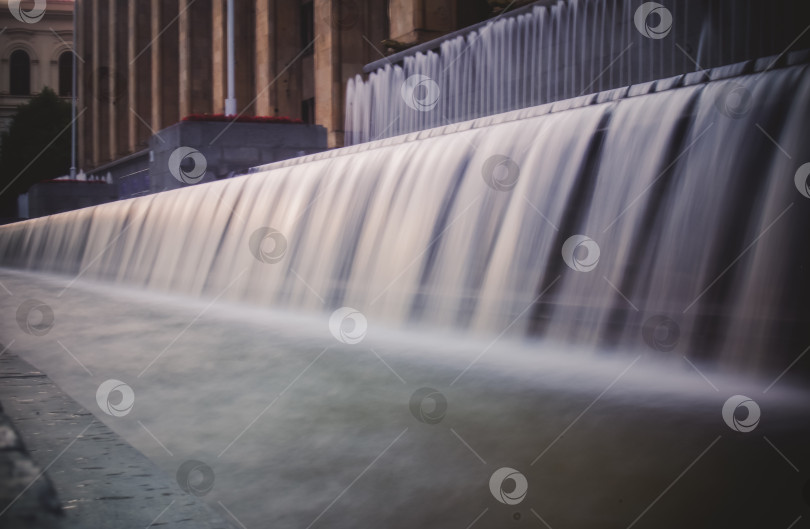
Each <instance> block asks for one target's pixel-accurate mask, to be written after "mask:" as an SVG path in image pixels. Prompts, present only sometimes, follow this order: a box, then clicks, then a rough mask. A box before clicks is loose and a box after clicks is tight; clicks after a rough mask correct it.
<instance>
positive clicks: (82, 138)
mask: <svg viewBox="0 0 810 529" xmlns="http://www.w3.org/2000/svg"><path fill="white" fill-rule="evenodd" d="M88 4H89V2H88V0H78V1H77V2H76V5H75V6H74V11H73V16H75V17H77V19H76V31H77V33H78V34H77V35H74V36H73V42H75V46H76V48H75V49H76V53H77V54H78V56H79V57H82V59H83V60H82V61H76V65H77V67H78V68H77V74H76V75H77V77H76V81H77V82H76V85H77V87H76V91H77V94H76V95H77V98H76V113H77V115H79V113H81V115H80V117H79V118H78V123H76V125H77V126H76V129H77V134H78V141H77V142H76V164H77V165H78V167H79V168H83V167H86V166H87V165H88V159H87V158H88V154H87V153H88V149H87V143H88V138H87V123H88V119H89V118H88V111H89V108H87V89H86V87H85V82H86V79H88V76H87V72H88V68H87V66H88V65H87V62H86V61H87V60H88V59H90V56H89V54H88V45H87V39H88V37H89V35H88V31H87V24H86V22H85V20H86V17H87V13H88V12H89V9H88V7H89V5H88Z"/></svg>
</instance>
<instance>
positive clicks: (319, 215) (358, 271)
mask: <svg viewBox="0 0 810 529" xmlns="http://www.w3.org/2000/svg"><path fill="white" fill-rule="evenodd" d="M804 55H805V54H801V53H794V54H792V55H790V56H789V58H788V59H786V60H788V61H789V62H795V61H800V60H804ZM772 62H773V61H772V60H771V59H765V60H762V61H759V62H758V63H757V65H756V68H755V65H754V64H752V63H748V64H747V65H745V64H744V65H736V66H732V67H729V68H720V69H716V70H714V71H713V72H712V74H711V75H712V76H713V77H715V78H717V77H722V76H723V75H727V74H729V73H736V72H739V71H740V70H743V71H745V70H746V69H747V70H748V71H749V72H750V73H749V74H748V75H745V76H741V77H736V78H733V79H726V80H717V81H714V82H710V83H708V84H706V83H697V84H694V85H691V86H685V87H682V88H678V89H674V90H664V91H661V92H657V91H656V90H655V88H656V87H655V86H654V85H645V86H644V87H643V88H644V89H645V90H648V91H650V93H649V94H646V95H642V96H639V97H628V98H624V99H618V100H611V99H612V98H615V97H616V96H617V95H621V93H618V94H617V93H616V92H606V93H602V94H600V95H599V96H598V97H597V96H587V97H583V98H579V99H577V100H571V101H565V102H561V103H556V104H553V105H544V106H540V107H535V108H532V109H527V110H524V111H516V112H513V113H511V114H503V115H499V116H495V117H492V118H485V119H482V120H478V121H474V122H466V123H461V124H456V125H451V126H448V127H445V128H443V129H435V130H430V131H425V132H423V133H416V134H414V135H411V136H402V137H399V138H393V139H389V140H382V141H378V142H374V143H369V144H364V145H360V146H355V147H350V148H345V149H341V150H337V151H332V152H328V153H322V154H318V155H313V156H309V157H305V158H300V159H295V160H291V161H288V162H281V163H278V164H275V165H272V166H269V167H266V168H260V169H259V170H257V172H255V173H253V174H250V175H247V176H243V177H240V178H237V179H232V180H227V181H221V182H216V183H212V184H209V185H202V186H199V187H195V188H190V189H183V190H178V191H173V192H167V193H161V194H157V195H152V196H147V197H141V198H136V199H132V200H127V201H122V202H117V203H112V204H106V205H102V206H97V207H94V208H88V209H84V210H79V211H74V212H69V213H65V214H60V215H55V216H51V217H47V218H41V219H35V220H30V221H27V222H22V223H18V224H15V225H10V226H5V227H3V228H2V230H0V256H2V262H3V263H4V264H5V265H7V266H15V267H22V268H27V269H30V270H42V271H52V272H59V273H63V274H70V275H80V276H82V277H85V278H96V279H106V280H112V281H116V282H120V283H123V284H127V285H133V286H138V287H144V288H148V289H155V290H160V291H169V292H176V293H181V294H189V295H193V296H204V297H214V296H222V297H223V299H230V300H238V301H243V302H247V303H251V304H258V305H263V306H276V307H285V308H288V309H295V310H301V311H320V310H324V309H332V308H336V307H340V306H350V307H354V308H356V309H358V310H360V311H362V312H363V313H364V314H367V315H368V316H369V317H370V318H374V319H378V320H382V321H389V322H392V323H395V324H402V325H404V324H411V323H417V324H419V323H424V324H429V325H432V326H438V327H451V328H456V329H459V330H474V331H481V332H496V333H497V332H500V331H501V330H505V329H508V330H509V332H511V333H512V334H515V335H541V336H548V337H552V338H559V339H562V340H567V341H570V340H574V341H580V342H585V343H594V344H596V343H598V344H605V343H607V344H610V343H615V344H622V345H627V344H631V345H635V344H638V343H640V339H639V336H640V332H639V329H640V328H642V327H643V325H644V322H645V321H648V320H649V319H650V318H653V317H657V318H666V322H669V323H667V325H676V326H677V328H678V329H679V331H678V332H680V333H682V337H681V340H685V341H687V342H688V343H690V348H691V350H692V354H693V355H694V356H695V357H704V358H705V359H709V360H721V361H722V363H727V364H729V365H731V366H732V367H733V368H734V369H737V370H739V369H743V370H746V369H749V370H751V369H753V370H755V369H757V367H758V366H760V365H770V367H771V368H777V367H783V366H784V364H785V362H786V360H787V359H789V358H792V357H794V356H795V354H796V351H795V347H797V346H798V345H799V344H801V343H803V342H805V341H807V339H808V338H810V334H808V329H807V328H806V326H805V322H806V321H807V320H808V316H810V314H808V312H807V309H806V304H804V303H803V301H802V300H803V297H804V296H805V295H806V292H808V278H807V274H805V273H803V272H802V270H803V269H806V267H807V266H809V265H810V253H808V252H807V251H806V250H805V249H804V245H803V244H802V243H801V241H802V240H803V229H804V226H806V224H807V220H808V215H810V204H808V202H807V199H806V198H805V197H804V196H802V195H801V194H799V193H798V192H797V188H796V186H795V185H794V181H793V180H794V179H793V175H794V174H796V172H797V168H798V166H799V165H800V164H799V163H798V162H799V160H802V159H805V158H806V157H807V154H806V146H805V144H804V139H805V138H806V137H807V133H808V125H807V124H806V120H805V119H804V116H807V115H808V114H809V113H810V108H808V98H807V97H801V95H802V94H808V93H810V75H808V70H807V67H806V66H805V65H795V66H791V67H784V68H779V69H772V70H769V71H764V70H765V68H766V66H767V65H770V64H772ZM752 69H756V70H759V71H751V70H752ZM693 79H696V80H699V78H693ZM679 82H681V83H683V82H686V83H687V84H688V82H689V79H686V81H683V80H679ZM672 84H673V82H672V81H671V80H668V81H665V82H662V83H661V87H662V89H663V88H668V87H669V86H671V85H672ZM633 90H634V89H631V92H632V91H633ZM601 100H604V101H605V102H601V103H599V102H598V101H601ZM576 106H580V107H579V108H570V109H568V110H559V109H566V108H568V107H576ZM788 155H789V156H788ZM572 236H583V237H581V238H580V239H578V240H575V241H574V243H576V244H575V246H576V252H577V253H571V255H569V256H567V257H565V258H564V256H563V255H562V253H565V251H566V250H565V249H564V248H565V247H566V243H567V241H568V240H569V238H570V237H572ZM588 241H593V242H588ZM568 244H571V243H570V242H569V243H568ZM589 245H590V246H589ZM573 251H574V250H573V249H572V250H571V252H573ZM561 252H562V253H561ZM583 252H585V253H588V252H590V255H589V256H588V255H581V254H582V253H583ZM569 253H570V252H569ZM786 256H789V258H786ZM566 258H567V259H568V261H566ZM597 258H598V261H597V260H596V259H597ZM590 261H593V262H592V263H591V262H590ZM566 263H567V264H566ZM591 265H595V266H591ZM319 298H320V299H319ZM653 321H656V320H653ZM664 330H666V325H664ZM659 332H660V330H659ZM671 338H672V337H670V339H671ZM662 339H663V340H666V337H664V338H662ZM741 344H744V345H745V347H741Z"/></svg>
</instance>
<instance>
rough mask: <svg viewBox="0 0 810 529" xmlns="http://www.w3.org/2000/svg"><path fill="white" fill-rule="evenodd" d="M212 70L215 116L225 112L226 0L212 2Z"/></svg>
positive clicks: (213, 0)
mask: <svg viewBox="0 0 810 529" xmlns="http://www.w3.org/2000/svg"><path fill="white" fill-rule="evenodd" d="M211 46H212V50H211V51H212V53H211V68H212V79H213V83H212V98H213V101H212V108H213V112H214V114H222V113H223V112H225V90H226V86H225V82H226V81H225V0H212V2H211Z"/></svg>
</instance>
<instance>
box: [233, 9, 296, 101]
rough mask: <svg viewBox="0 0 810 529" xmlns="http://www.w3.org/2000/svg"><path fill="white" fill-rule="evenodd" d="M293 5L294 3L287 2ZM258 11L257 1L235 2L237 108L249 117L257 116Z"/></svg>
mask: <svg viewBox="0 0 810 529" xmlns="http://www.w3.org/2000/svg"><path fill="white" fill-rule="evenodd" d="M287 3H292V2H289V1H288V2H287ZM255 19H256V9H255V0H234V26H235V27H236V35H235V38H234V40H235V45H236V108H237V112H238V113H240V114H244V115H247V116H252V115H255V114H256V111H255V108H256V106H255V103H254V99H255V98H256V89H255V88H256V76H255V70H254V66H255V56H256V23H255Z"/></svg>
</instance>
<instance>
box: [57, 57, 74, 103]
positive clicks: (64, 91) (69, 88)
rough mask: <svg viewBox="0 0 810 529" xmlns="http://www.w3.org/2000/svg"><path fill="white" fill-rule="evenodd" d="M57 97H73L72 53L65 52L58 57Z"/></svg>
mask: <svg viewBox="0 0 810 529" xmlns="http://www.w3.org/2000/svg"><path fill="white" fill-rule="evenodd" d="M59 95H60V96H64V97H68V96H72V95H73V52H72V51H65V52H62V54H61V55H60V56H59Z"/></svg>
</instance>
